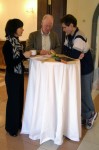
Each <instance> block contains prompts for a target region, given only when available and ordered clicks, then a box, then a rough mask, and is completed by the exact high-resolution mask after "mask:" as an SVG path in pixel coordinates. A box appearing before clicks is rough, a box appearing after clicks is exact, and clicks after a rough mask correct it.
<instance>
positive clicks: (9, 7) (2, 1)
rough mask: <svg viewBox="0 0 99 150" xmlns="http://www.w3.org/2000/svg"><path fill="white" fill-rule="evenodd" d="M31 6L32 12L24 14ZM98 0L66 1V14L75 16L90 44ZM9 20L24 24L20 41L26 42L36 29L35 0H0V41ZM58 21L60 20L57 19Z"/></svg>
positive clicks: (3, 36) (3, 37)
mask: <svg viewBox="0 0 99 150" xmlns="http://www.w3.org/2000/svg"><path fill="white" fill-rule="evenodd" d="M27 3H28V4H29V3H31V6H32V5H33V8H34V12H33V13H29V12H26V7H25V6H26V4H27ZM98 3H99V0H94V1H93V0H67V13H71V14H73V15H75V16H76V17H77V19H78V26H79V28H80V29H81V30H82V31H83V32H84V33H86V35H87V37H88V40H89V43H90V42H91V29H92V17H93V14H94V11H95V8H96V6H97V4H98ZM10 18H19V19H21V20H22V21H23V22H24V33H23V36H22V37H21V40H26V39H27V38H28V35H29V33H30V32H32V31H35V30H36V29H37V0H0V39H1V40H4V39H5V33H4V29H5V24H6V22H7V20H8V19H10ZM59 19H60V18H59Z"/></svg>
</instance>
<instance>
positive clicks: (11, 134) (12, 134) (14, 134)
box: [6, 130, 17, 137]
mask: <svg viewBox="0 0 99 150" xmlns="http://www.w3.org/2000/svg"><path fill="white" fill-rule="evenodd" d="M6 131H7V133H8V134H9V135H10V136H13V137H16V136H17V133H11V132H9V131H8V130H6Z"/></svg>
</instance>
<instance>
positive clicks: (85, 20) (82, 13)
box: [67, 0, 99, 44]
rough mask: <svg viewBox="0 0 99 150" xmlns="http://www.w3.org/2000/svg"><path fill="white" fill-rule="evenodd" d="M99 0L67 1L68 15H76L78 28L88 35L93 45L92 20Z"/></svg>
mask: <svg viewBox="0 0 99 150" xmlns="http://www.w3.org/2000/svg"><path fill="white" fill-rule="evenodd" d="M98 4H99V0H94V1H93V0H67V13H71V14H73V15H75V17H76V18H77V20H78V27H79V28H80V29H81V30H82V31H83V32H84V33H85V34H86V36H87V38H88V41H89V43H90V44H91V30H92V19H93V14H94V11H95V9H96V7H97V5H98Z"/></svg>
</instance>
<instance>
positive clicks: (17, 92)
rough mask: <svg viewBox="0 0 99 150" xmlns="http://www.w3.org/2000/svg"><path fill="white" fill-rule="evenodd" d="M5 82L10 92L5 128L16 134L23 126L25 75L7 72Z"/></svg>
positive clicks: (8, 92)
mask: <svg viewBox="0 0 99 150" xmlns="http://www.w3.org/2000/svg"><path fill="white" fill-rule="evenodd" d="M5 83H6V89H7V94H8V101H7V105H6V123H5V129H6V130H7V131H8V132H10V133H12V134H13V133H15V134H16V133H17V132H18V130H19V129H21V126H22V122H21V121H22V113H23V102H24V75H23V74H22V75H16V74H9V73H6V76H5Z"/></svg>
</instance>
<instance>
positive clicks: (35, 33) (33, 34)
mask: <svg viewBox="0 0 99 150" xmlns="http://www.w3.org/2000/svg"><path fill="white" fill-rule="evenodd" d="M30 35H31V36H36V35H40V30H37V31H33V32H31V33H30Z"/></svg>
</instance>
